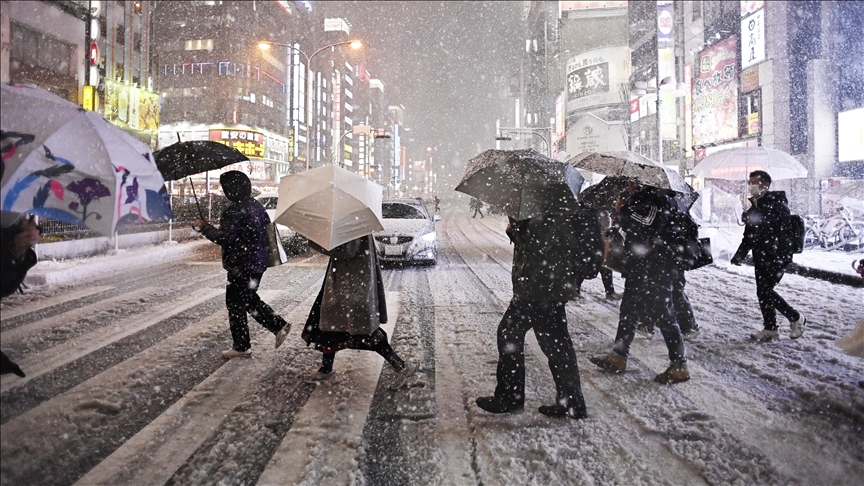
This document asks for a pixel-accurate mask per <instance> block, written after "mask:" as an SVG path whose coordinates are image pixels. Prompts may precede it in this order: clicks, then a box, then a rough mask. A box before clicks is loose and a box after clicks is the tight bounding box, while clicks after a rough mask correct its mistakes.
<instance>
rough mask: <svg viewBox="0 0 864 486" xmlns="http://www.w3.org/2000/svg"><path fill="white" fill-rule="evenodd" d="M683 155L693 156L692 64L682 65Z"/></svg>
mask: <svg viewBox="0 0 864 486" xmlns="http://www.w3.org/2000/svg"><path fill="white" fill-rule="evenodd" d="M684 85H685V86H686V88H684V156H685V157H693V65H692V64H685V65H684Z"/></svg>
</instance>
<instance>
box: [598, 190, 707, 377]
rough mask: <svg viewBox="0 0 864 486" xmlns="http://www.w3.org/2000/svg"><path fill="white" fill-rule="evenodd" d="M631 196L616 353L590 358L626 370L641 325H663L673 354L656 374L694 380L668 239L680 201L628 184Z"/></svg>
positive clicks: (624, 226)
mask: <svg viewBox="0 0 864 486" xmlns="http://www.w3.org/2000/svg"><path fill="white" fill-rule="evenodd" d="M627 187H628V191H629V192H630V193H631V197H630V199H629V200H628V201H627V202H626V203H624V205H623V206H622V207H621V208H620V215H619V218H618V223H619V225H620V227H621V230H622V231H623V232H624V233H625V235H626V237H625V253H626V264H625V274H624V278H625V281H624V296H623V298H622V299H621V311H620V314H619V321H618V332H617V334H616V336H615V345H614V347H613V348H612V352H610V353H609V354H607V355H605V356H598V357H592V358H589V359H590V361H591V362H592V363H594V364H596V365H597V366H599V367H600V368H602V369H605V370H608V371H613V372H615V373H623V372H624V371H625V370H626V369H627V357H628V356H629V354H630V345H631V344H632V343H633V338H634V337H635V334H636V327H637V325H639V324H640V323H642V324H645V325H647V326H651V327H654V326H656V327H659V328H660V332H661V333H662V334H663V339H664V341H666V348H667V350H668V352H669V361H670V364H669V367H668V368H667V369H666V371H664V372H663V373H661V374H659V375H657V376H655V377H654V381H656V382H658V383H679V382H682V381H687V380H689V379H690V372H689V371H688V369H687V354H686V352H685V348H684V340H683V338H682V336H681V330H680V329H679V327H678V324H677V322H676V319H675V316H674V314H673V308H672V286H673V282H674V281H675V279H676V278H677V276H678V274H677V268H676V267H675V262H674V257H673V253H672V250H671V248H670V246H669V244H668V241H667V235H668V234H669V226H670V223H671V221H670V216H671V212H672V208H673V204H674V202H673V201H672V199H671V198H670V197H669V195H668V194H667V193H666V191H664V190H663V189H658V188H656V187H651V186H645V187H644V188H642V187H641V186H640V185H638V184H636V183H634V182H628V183H627Z"/></svg>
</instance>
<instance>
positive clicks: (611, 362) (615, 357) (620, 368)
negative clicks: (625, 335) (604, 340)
mask: <svg viewBox="0 0 864 486" xmlns="http://www.w3.org/2000/svg"><path fill="white" fill-rule="evenodd" d="M588 360H589V361H591V362H592V363H594V364H595V365H597V366H599V367H600V368H603V369H604V370H606V371H611V372H613V373H618V374H620V373H624V371H626V370H627V358H625V357H624V356H621V355H620V354H618V353H616V352H615V351H612V352H611V353H609V354H607V355H606V356H591V357H590V358H588Z"/></svg>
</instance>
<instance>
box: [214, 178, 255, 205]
mask: <svg viewBox="0 0 864 486" xmlns="http://www.w3.org/2000/svg"><path fill="white" fill-rule="evenodd" d="M219 184H222V192H224V193H225V197H227V198H228V199H229V200H230V201H234V202H238V201H242V200H243V199H246V198H249V197H251V196H252V182H251V181H250V180H249V176H247V175H246V174H245V173H243V172H240V171H239V170H231V171H228V172H225V173H223V174H222V175H221V176H219Z"/></svg>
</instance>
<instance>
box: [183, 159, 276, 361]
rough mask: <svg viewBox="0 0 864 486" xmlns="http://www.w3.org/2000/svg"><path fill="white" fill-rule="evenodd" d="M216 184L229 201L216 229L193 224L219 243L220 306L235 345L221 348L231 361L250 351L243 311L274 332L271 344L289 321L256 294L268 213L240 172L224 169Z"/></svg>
mask: <svg viewBox="0 0 864 486" xmlns="http://www.w3.org/2000/svg"><path fill="white" fill-rule="evenodd" d="M219 183H220V184H221V185H222V191H223V192H224V193H225V197H227V198H228V200H229V201H231V204H229V205H228V207H227V208H225V210H224V211H222V214H221V215H220V217H219V228H216V227H214V226H213V225H211V224H210V223H209V222H208V221H207V220H206V219H204V218H201V219H200V220H199V221H198V224H199V231H200V232H201V233H202V234H203V235H204V236H205V237H207V239H208V240H210V241H212V242H214V243H216V244H217V245H219V246H220V247H222V267H223V268H225V270H227V271H228V286H227V287H226V288H225V305H226V306H227V307H228V320H229V324H230V327H231V337H232V339H233V341H234V345H233V346H232V347H231V349H228V350H225V351H222V356H223V357H224V358H225V359H231V358H238V357H247V356H251V355H252V344H251V342H250V339H249V326H248V324H247V318H246V313H247V312H248V313H249V314H252V317H254V318H255V320H256V321H258V323H259V324H261V325H262V326H264V327H265V328H266V329H267V330H268V331H270V332H272V333H273V334H275V335H276V348H279V346H281V345H282V343H283V342H285V338H286V337H287V336H288V333H289V332H290V331H291V324H289V323H287V322H285V320H284V319H283V318H282V317H280V316H279V315H278V314H276V313H275V312H273V309H272V308H270V306H269V305H267V304H266V303H264V302H263V301H262V300H261V299H260V298H259V297H258V286H259V285H260V284H261V277H262V276H263V275H264V271H265V270H267V254H268V252H267V225H268V224H270V217H269V216H268V215H267V211H266V210H265V209H264V206H262V205H261V203H259V202H258V201H256V200H255V199H254V198H252V183H251V181H250V180H249V177H248V176H247V175H246V174H244V173H243V172H240V171H237V170H232V171H228V172H225V173H223V174H222V175H221V176H220V177H219Z"/></svg>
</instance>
